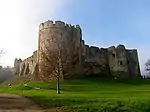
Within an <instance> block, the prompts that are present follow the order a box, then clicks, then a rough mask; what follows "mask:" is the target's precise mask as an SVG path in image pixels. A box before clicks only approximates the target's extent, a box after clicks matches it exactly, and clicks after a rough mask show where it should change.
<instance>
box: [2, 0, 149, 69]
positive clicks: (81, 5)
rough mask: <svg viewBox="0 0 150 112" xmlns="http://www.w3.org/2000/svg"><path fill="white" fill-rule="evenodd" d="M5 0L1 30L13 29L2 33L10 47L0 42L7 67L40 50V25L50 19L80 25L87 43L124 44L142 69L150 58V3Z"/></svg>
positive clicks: (128, 0) (140, 0)
mask: <svg viewBox="0 0 150 112" xmlns="http://www.w3.org/2000/svg"><path fill="white" fill-rule="evenodd" d="M2 1H3V2H2ZM2 1H1V3H0V4H1V5H0V7H1V8H0V10H1V11H0V14H1V15H2V16H3V21H2V20H1V19H0V20H1V22H0V23H1V26H0V30H1V31H2V32H8V30H6V31H5V29H7V28H8V27H6V26H13V28H11V32H10V33H3V34H1V33H0V35H4V37H5V40H4V41H5V42H8V39H9V40H11V41H10V43H9V45H10V47H8V46H6V45H5V44H3V43H5V42H1V43H0V47H1V48H4V50H6V54H5V55H4V56H3V58H2V61H1V62H2V63H3V64H5V65H13V60H14V58H15V57H17V58H19V57H20V58H22V59H24V58H26V57H28V56H30V55H32V52H33V51H34V50H36V49H37V40H38V25H39V24H40V22H43V21H46V20H51V19H52V20H62V21H64V22H67V23H70V24H79V25H80V26H81V27H82V32H83V39H84V40H85V42H86V44H89V45H95V46H99V47H109V46H112V45H117V44H124V45H125V46H126V47H127V48H136V49H138V52H139V60H140V66H141V68H142V69H143V67H144V63H145V61H146V60H147V59H148V58H150V52H149V51H148V50H149V49H150V44H149V43H150V38H149V37H150V31H149V29H150V13H149V12H150V1H149V0H14V1H13V2H12V3H10V5H9V6H8V2H10V1H11V0H2ZM7 10H8V11H7ZM4 11H6V12H7V13H6V12H4ZM10 20H11V22H10ZM2 23H3V25H2ZM4 23H5V24H4ZM17 23H18V24H17ZM4 27H6V28H4ZM14 32H15V33H14ZM18 32H19V33H18ZM0 38H1V39H2V37H0ZM18 46H19V48H18ZM12 49H15V52H14V51H13V50H12Z"/></svg>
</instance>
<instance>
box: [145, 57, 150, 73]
mask: <svg viewBox="0 0 150 112" xmlns="http://www.w3.org/2000/svg"><path fill="white" fill-rule="evenodd" d="M145 70H146V71H147V72H148V73H149V74H150V59H149V60H147V62H146V63H145Z"/></svg>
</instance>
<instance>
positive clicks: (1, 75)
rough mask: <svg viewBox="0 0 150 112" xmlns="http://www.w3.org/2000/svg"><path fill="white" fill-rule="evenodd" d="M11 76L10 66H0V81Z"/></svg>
mask: <svg viewBox="0 0 150 112" xmlns="http://www.w3.org/2000/svg"><path fill="white" fill-rule="evenodd" d="M11 76H12V68H11V67H2V66H0V82H3V81H5V80H7V79H9V78H11Z"/></svg>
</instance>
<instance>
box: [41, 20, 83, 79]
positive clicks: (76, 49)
mask: <svg viewBox="0 0 150 112" xmlns="http://www.w3.org/2000/svg"><path fill="white" fill-rule="evenodd" d="M81 40H82V32H81V28H80V27H79V26H78V25H76V26H72V25H68V24H65V23H64V22H62V21H55V22H53V21H50V20H49V21H46V22H44V23H41V24H40V27H39V43H38V67H39V75H38V76H39V78H40V79H42V80H47V79H48V80H53V79H55V78H56V69H57V68H56V66H55V65H56V64H57V62H58V61H59V59H58V58H61V62H62V63H61V64H62V67H63V74H64V76H63V77H64V78H67V77H69V76H70V75H71V74H76V73H75V72H79V71H80V63H81V60H80V59H81ZM59 53H60V54H59Z"/></svg>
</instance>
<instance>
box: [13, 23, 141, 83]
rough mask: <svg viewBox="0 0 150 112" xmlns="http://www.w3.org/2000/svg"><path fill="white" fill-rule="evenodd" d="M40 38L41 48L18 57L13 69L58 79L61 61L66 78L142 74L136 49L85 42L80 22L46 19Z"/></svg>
mask: <svg viewBox="0 0 150 112" xmlns="http://www.w3.org/2000/svg"><path fill="white" fill-rule="evenodd" d="M38 41H39V42H38V43H39V44H38V50H37V51H35V52H34V53H33V55H32V56H31V57H29V58H27V59H25V60H24V61H21V60H15V64H14V68H16V73H18V74H19V75H20V76H21V75H27V74H36V75H37V77H38V78H39V79H41V80H55V79H56V67H55V66H54V65H56V63H57V61H58V60H59V61H61V64H62V66H63V68H62V72H63V76H61V77H62V78H63V79H66V78H70V77H72V76H77V77H78V76H83V75H94V74H99V75H102V74H105V75H111V76H113V77H124V78H126V77H140V75H141V74H140V67H139V60H138V53H137V50H136V49H133V50H132V49H130V50H129V49H126V48H125V46H124V45H118V46H117V47H115V46H111V47H109V48H98V47H95V46H89V45H85V43H84V40H82V31H81V28H80V26H79V25H76V26H73V25H68V24H66V23H64V22H62V21H55V22H53V21H46V22H44V23H41V24H40V26H39V40H38ZM59 51H60V52H59ZM60 56H61V60H60V58H59V57H60Z"/></svg>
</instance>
